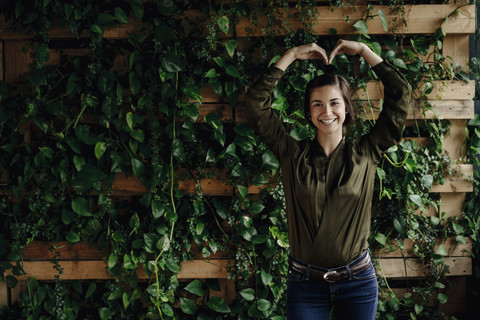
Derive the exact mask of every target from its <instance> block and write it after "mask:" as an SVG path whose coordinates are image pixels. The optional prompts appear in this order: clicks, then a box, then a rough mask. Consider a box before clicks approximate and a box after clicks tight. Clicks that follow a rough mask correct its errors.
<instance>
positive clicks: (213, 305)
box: [207, 296, 231, 313]
mask: <svg viewBox="0 0 480 320" xmlns="http://www.w3.org/2000/svg"><path fill="white" fill-rule="evenodd" d="M207 306H208V307H209V308H210V309H212V310H213V311H216V312H220V313H229V312H230V311H231V310H230V307H229V306H228V304H227V303H226V302H225V300H223V299H222V298H219V297H215V296H214V297H211V298H210V300H208V302H207Z"/></svg>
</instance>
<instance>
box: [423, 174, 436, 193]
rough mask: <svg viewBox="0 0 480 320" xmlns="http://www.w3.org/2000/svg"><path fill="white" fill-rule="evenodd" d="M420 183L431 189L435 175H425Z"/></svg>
mask: <svg viewBox="0 0 480 320" xmlns="http://www.w3.org/2000/svg"><path fill="white" fill-rule="evenodd" d="M420 183H421V184H422V186H423V187H424V188H425V189H427V190H430V188H431V187H432V184H433V176H432V175H431V174H426V175H424V176H423V177H422V179H421V180H420Z"/></svg>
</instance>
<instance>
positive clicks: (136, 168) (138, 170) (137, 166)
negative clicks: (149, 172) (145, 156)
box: [132, 158, 145, 179]
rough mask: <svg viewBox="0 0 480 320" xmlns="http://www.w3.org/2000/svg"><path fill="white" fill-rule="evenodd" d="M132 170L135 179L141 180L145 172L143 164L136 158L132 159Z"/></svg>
mask: <svg viewBox="0 0 480 320" xmlns="http://www.w3.org/2000/svg"><path fill="white" fill-rule="evenodd" d="M132 170H133V174H134V175H135V177H137V178H139V179H141V178H143V174H144V172H145V164H144V163H143V161H141V160H139V159H137V158H132Z"/></svg>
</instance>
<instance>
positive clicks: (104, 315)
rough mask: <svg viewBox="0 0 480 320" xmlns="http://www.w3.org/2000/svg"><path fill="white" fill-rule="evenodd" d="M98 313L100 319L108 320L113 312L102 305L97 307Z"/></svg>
mask: <svg viewBox="0 0 480 320" xmlns="http://www.w3.org/2000/svg"><path fill="white" fill-rule="evenodd" d="M98 314H99V315H100V319H101V320H108V319H110V318H111V316H112V315H113V312H112V310H110V309H109V308H106V307H104V308H100V309H98Z"/></svg>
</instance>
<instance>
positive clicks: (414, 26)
mask: <svg viewBox="0 0 480 320" xmlns="http://www.w3.org/2000/svg"><path fill="white" fill-rule="evenodd" d="M457 8H458V6H457V5H405V19H406V25H407V26H408V27H406V28H405V27H403V26H399V28H398V29H397V30H396V32H397V33H405V34H418V33H420V34H425V33H435V32H436V31H437V29H438V28H439V27H440V25H441V24H442V23H443V22H444V20H445V17H446V16H447V15H449V14H451V13H453V12H454V11H455V10H456V9H457ZM315 9H316V12H317V15H316V17H313V18H312V20H315V24H314V26H313V30H314V32H315V33H316V34H318V35H330V28H335V29H336V30H337V33H338V34H340V35H348V34H355V33H357V31H356V29H355V28H354V27H353V24H354V23H355V22H357V21H358V20H360V19H362V18H364V17H365V16H366V10H367V6H355V8H352V7H348V6H345V7H343V8H337V7H332V8H330V7H329V6H323V7H316V8H315ZM378 9H381V10H382V11H383V12H384V13H385V14H386V16H387V21H388V25H389V30H388V31H385V30H384V29H383V26H382V24H381V21H380V19H379V17H378V16H375V17H374V18H373V19H370V20H368V21H367V26H368V32H369V34H388V33H389V32H391V30H392V27H393V26H392V23H393V21H395V20H397V21H401V20H402V19H398V17H397V15H396V14H395V13H394V12H392V11H391V10H390V9H389V7H388V6H374V9H373V10H374V12H375V13H376V12H377V11H378ZM460 11H461V13H460V14H456V15H455V16H454V17H453V18H454V19H450V20H449V22H448V23H444V27H445V29H446V31H447V33H448V34H468V33H474V32H475V6H474V5H466V6H464V7H462V8H460ZM279 12H280V14H281V16H280V17H279V19H280V21H287V20H288V21H289V23H291V27H292V29H293V31H296V30H298V29H300V28H302V29H303V28H304V25H303V24H302V22H301V20H300V18H292V17H293V16H295V15H296V14H298V9H289V11H288V12H289V13H290V15H291V17H289V18H288V19H286V18H287V16H288V14H287V12H286V11H285V9H282V8H281V9H279ZM203 15H204V14H203V13H201V12H200V11H198V10H187V11H185V15H184V17H181V18H182V19H183V20H184V21H190V24H191V27H192V28H196V29H198V28H199V24H198V22H197V21H196V19H197V18H198V17H200V16H203ZM347 16H348V17H349V21H348V22H347V21H346V19H345V17H347ZM396 18H397V19H396ZM258 21H259V26H258V28H257V27H255V25H254V24H253V23H252V22H251V21H250V20H248V19H246V18H240V21H239V23H238V24H237V25H236V27H235V34H236V36H237V37H245V36H247V31H246V30H247V28H249V29H251V30H253V32H254V33H253V36H264V33H263V32H262V28H265V26H266V22H267V21H268V19H267V18H266V17H264V16H260V17H258ZM200 27H201V28H202V29H204V30H205V31H204V32H205V33H206V32H207V31H206V28H205V27H204V26H200ZM143 28H144V24H143V23H142V22H139V21H137V20H135V19H130V23H129V24H117V25H115V26H114V27H106V28H105V31H104V35H103V36H104V38H106V39H125V38H127V36H128V35H129V34H130V33H140V32H141V31H142V30H143ZM0 30H2V31H3V32H2V33H1V34H0V39H10V40H11V39H28V38H31V37H32V32H29V30H24V31H23V32H22V33H13V32H10V31H8V27H7V22H6V21H5V19H4V17H3V16H1V17H0ZM286 30H288V29H287V28H285V27H281V28H278V27H276V29H275V31H276V34H277V35H286V33H287V32H286ZM88 32H89V31H85V32H83V33H82V34H81V35H80V37H82V38H84V37H88ZM47 34H48V36H49V37H50V39H72V38H74V37H75V36H74V35H73V34H72V33H71V32H70V30H69V28H68V27H66V28H63V29H60V28H58V27H53V28H51V29H49V30H47ZM221 36H223V35H221ZM228 36H231V35H228Z"/></svg>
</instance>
